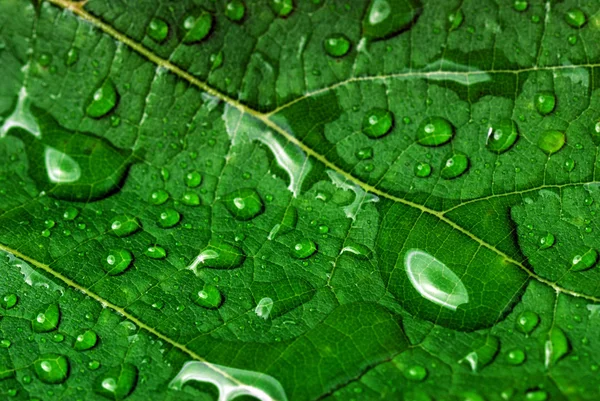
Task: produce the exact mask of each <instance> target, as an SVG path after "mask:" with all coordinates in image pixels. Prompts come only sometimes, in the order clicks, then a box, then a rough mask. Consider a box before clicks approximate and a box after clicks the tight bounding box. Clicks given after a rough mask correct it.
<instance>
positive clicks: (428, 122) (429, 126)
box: [417, 117, 454, 146]
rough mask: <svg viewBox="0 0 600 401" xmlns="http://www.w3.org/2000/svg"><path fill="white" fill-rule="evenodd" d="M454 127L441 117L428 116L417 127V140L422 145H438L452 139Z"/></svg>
mask: <svg viewBox="0 0 600 401" xmlns="http://www.w3.org/2000/svg"><path fill="white" fill-rule="evenodd" d="M453 135H454V128H453V127H452V124H450V122H449V121H448V120H446V119H444V118H442V117H428V118H426V119H425V120H423V121H421V124H420V125H419V128H417V142H418V143H419V144H420V145H423V146H440V145H443V144H445V143H447V142H448V141H450V139H452V136H453Z"/></svg>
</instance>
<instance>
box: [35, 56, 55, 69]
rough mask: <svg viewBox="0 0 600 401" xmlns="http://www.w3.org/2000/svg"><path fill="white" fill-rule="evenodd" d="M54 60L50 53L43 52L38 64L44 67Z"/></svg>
mask: <svg viewBox="0 0 600 401" xmlns="http://www.w3.org/2000/svg"><path fill="white" fill-rule="evenodd" d="M51 62H52V55H51V54H49V53H42V54H40V56H39V57H38V64H39V65H41V66H42V67H47V66H49V65H50V63H51Z"/></svg>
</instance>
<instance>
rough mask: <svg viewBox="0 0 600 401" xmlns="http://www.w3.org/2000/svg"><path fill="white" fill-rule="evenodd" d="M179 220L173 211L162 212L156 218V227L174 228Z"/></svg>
mask: <svg viewBox="0 0 600 401" xmlns="http://www.w3.org/2000/svg"><path fill="white" fill-rule="evenodd" d="M180 220H181V215H180V214H179V212H178V211H177V210H175V209H166V210H163V211H162V212H161V213H160V215H159V216H158V225H159V226H161V227H162V228H171V227H175V226H176V225H177V223H179V221H180Z"/></svg>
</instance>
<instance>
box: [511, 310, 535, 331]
mask: <svg viewBox="0 0 600 401" xmlns="http://www.w3.org/2000/svg"><path fill="white" fill-rule="evenodd" d="M539 323H540V317H539V315H538V314H537V313H535V312H532V311H524V312H521V314H520V315H519V316H518V317H517V321H516V322H515V327H516V329H517V331H520V332H521V333H523V334H527V335H529V334H531V332H532V331H533V330H534V329H535V328H536V327H537V326H538V324H539Z"/></svg>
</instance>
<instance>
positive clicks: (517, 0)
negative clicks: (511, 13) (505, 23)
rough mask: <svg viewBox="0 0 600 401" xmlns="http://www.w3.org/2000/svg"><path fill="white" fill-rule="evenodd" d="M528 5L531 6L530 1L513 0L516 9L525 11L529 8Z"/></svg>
mask: <svg viewBox="0 0 600 401" xmlns="http://www.w3.org/2000/svg"><path fill="white" fill-rule="evenodd" d="M527 7H529V3H528V2H527V1H525V0H514V1H513V8H514V9H515V11H519V12H520V11H525V10H527Z"/></svg>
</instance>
